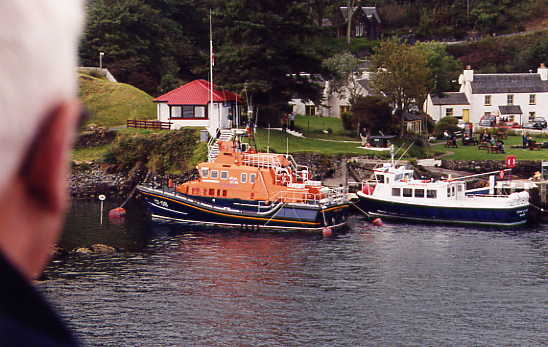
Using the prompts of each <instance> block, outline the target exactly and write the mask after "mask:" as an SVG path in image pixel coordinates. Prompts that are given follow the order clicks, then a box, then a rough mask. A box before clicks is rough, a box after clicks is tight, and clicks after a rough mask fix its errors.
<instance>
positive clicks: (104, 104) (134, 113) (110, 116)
mask: <svg viewBox="0 0 548 347" xmlns="http://www.w3.org/2000/svg"><path fill="white" fill-rule="evenodd" d="M79 84H80V99H81V100H82V102H83V103H84V105H85V107H86V108H87V109H88V111H90V113H91V117H90V119H89V120H88V121H87V123H86V124H96V125H99V126H106V127H112V126H118V125H125V124H126V120H127V119H155V118H156V105H155V104H154V103H153V102H152V96H150V95H148V94H147V93H145V92H144V91H142V90H140V89H137V88H135V87H133V86H130V85H129V84H124V83H115V82H110V81H108V80H106V79H101V78H96V77H93V76H90V75H86V74H80V76H79Z"/></svg>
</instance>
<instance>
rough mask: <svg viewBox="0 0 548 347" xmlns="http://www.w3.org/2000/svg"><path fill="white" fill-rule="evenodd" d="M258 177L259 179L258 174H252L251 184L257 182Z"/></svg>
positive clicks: (250, 176) (250, 177)
mask: <svg viewBox="0 0 548 347" xmlns="http://www.w3.org/2000/svg"><path fill="white" fill-rule="evenodd" d="M256 179H257V174H250V175H249V183H251V184H253V183H255V180H256Z"/></svg>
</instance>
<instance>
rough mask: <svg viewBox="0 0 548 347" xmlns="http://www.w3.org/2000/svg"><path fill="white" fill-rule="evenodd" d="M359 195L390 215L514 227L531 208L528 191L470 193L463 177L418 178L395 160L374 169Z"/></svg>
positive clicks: (369, 208) (379, 213)
mask: <svg viewBox="0 0 548 347" xmlns="http://www.w3.org/2000/svg"><path fill="white" fill-rule="evenodd" d="M357 196H358V198H359V200H358V201H357V206H358V207H359V208H360V209H362V210H364V211H366V212H367V213H368V214H369V215H370V216H371V217H384V218H387V219H400V220H410V221H420V222H434V223H454V224H474V225H485V226H502V227H511V226H517V225H521V224H524V223H526V222H527V217H528V212H529V194H528V193H527V192H519V193H512V194H510V195H494V194H477V192H476V194H468V192H467V191H466V182H465V181H463V180H462V179H458V178H457V179H450V178H449V179H445V180H433V179H429V180H425V179H416V178H414V177H413V170H412V169H407V168H406V167H404V166H395V165H394V164H393V163H387V164H384V165H383V167H381V168H377V169H374V170H373V180H372V181H371V182H367V183H364V184H363V187H362V190H361V191H358V192H357Z"/></svg>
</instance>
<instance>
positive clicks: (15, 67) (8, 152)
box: [0, 0, 84, 192]
mask: <svg viewBox="0 0 548 347" xmlns="http://www.w3.org/2000/svg"><path fill="white" fill-rule="evenodd" d="M83 18H84V11H83V1H82V0H1V1H0V120H1V122H0V192H1V191H3V190H4V188H5V185H6V184H7V183H8V181H9V180H10V178H11V177H13V175H14V173H15V172H16V170H17V169H18V168H19V166H20V165H21V164H22V163H21V161H22V160H23V157H24V155H25V153H26V151H27V149H28V147H29V145H30V142H31V141H32V138H33V136H34V135H35V134H36V132H37V131H38V127H39V126H40V125H41V123H42V122H43V119H44V117H45V116H46V115H47V114H48V112H49V111H51V110H52V108H53V107H54V105H56V104H57V103H59V102H60V101H63V100H67V99H72V98H74V97H75V96H76V91H77V77H76V66H77V49H78V40H79V37H80V33H81V29H82V26H83Z"/></svg>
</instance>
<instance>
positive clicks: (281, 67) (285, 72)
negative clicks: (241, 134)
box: [213, 0, 323, 124]
mask: <svg viewBox="0 0 548 347" xmlns="http://www.w3.org/2000/svg"><path fill="white" fill-rule="evenodd" d="M213 8H214V12H213V23H214V25H213V29H214V30H213V39H214V50H215V55H216V63H215V69H214V70H215V76H217V77H216V78H217V80H216V81H217V82H219V83H220V84H221V85H224V86H226V87H228V88H230V89H232V90H234V91H241V90H243V87H244V85H246V87H247V93H248V94H249V95H252V98H253V102H254V106H258V107H259V109H260V117H259V121H260V122H261V123H262V124H268V123H270V122H273V123H275V122H277V121H278V119H279V117H280V115H281V113H282V112H284V111H286V109H287V103H288V101H289V100H290V99H291V98H293V97H300V98H302V99H306V100H313V101H316V102H318V101H319V100H320V98H321V89H322V88H321V85H319V84H318V83H315V81H314V78H313V75H314V74H317V73H321V72H323V68H322V66H321V60H322V53H321V52H320V51H319V50H318V49H317V46H316V45H315V40H316V39H319V33H320V32H321V31H320V30H319V27H318V26H317V25H316V24H315V23H314V21H313V20H312V19H311V18H310V13H309V12H308V11H307V8H306V3H305V2H304V1H302V0H301V1H298V0H289V1H283V2H282V1H252V0H229V1H218V2H216V6H214V7H213ZM303 72H306V73H307V74H302V73H303Z"/></svg>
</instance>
